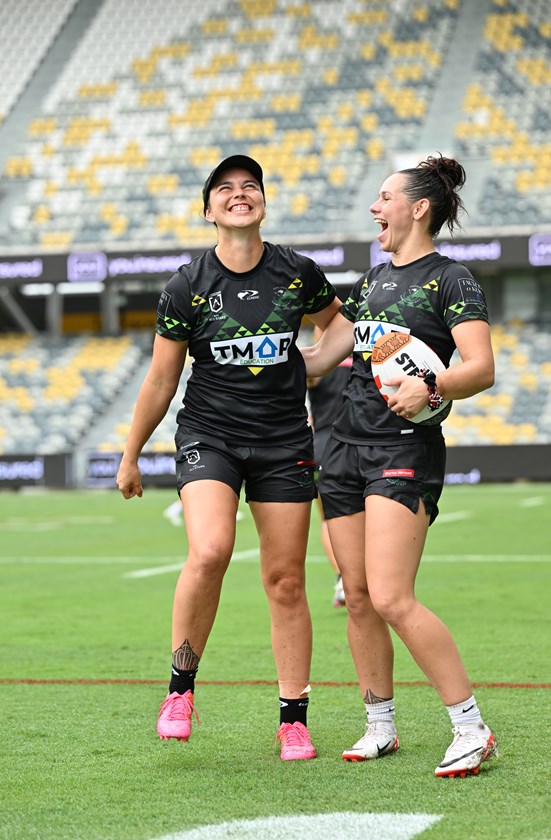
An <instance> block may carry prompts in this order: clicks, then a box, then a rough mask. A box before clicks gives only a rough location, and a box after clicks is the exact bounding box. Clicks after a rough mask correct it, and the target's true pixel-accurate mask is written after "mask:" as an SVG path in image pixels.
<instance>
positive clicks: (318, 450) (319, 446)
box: [314, 426, 331, 469]
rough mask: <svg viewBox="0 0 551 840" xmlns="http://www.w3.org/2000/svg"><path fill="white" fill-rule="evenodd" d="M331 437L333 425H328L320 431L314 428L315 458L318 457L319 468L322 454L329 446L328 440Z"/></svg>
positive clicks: (317, 464) (317, 465)
mask: <svg viewBox="0 0 551 840" xmlns="http://www.w3.org/2000/svg"><path fill="white" fill-rule="evenodd" d="M330 437H331V426H326V427H325V428H324V429H320V430H319V431H318V430H316V429H314V458H315V459H316V467H317V468H318V469H319V467H320V464H321V463H322V460H321V459H322V456H323V452H324V450H325V447H326V446H327V441H328V440H329V438H330Z"/></svg>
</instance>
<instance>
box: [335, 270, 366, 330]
mask: <svg viewBox="0 0 551 840" xmlns="http://www.w3.org/2000/svg"><path fill="white" fill-rule="evenodd" d="M368 285H369V278H368V276H367V275H364V276H363V277H360V279H359V280H358V281H357V282H356V283H355V284H354V286H353V287H352V291H351V292H350V294H349V296H348V297H347V298H346V300H345V302H344V303H343V305H342V306H341V308H340V313H341V315H344V317H345V318H346V320H347V321H351V322H352V323H354V322H355V321H356V318H357V316H358V308H359V301H360V296H361V294H362V290H366V291H367V287H368Z"/></svg>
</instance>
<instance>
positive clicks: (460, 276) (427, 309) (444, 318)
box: [333, 253, 488, 443]
mask: <svg viewBox="0 0 551 840" xmlns="http://www.w3.org/2000/svg"><path fill="white" fill-rule="evenodd" d="M341 311H342V313H343V315H344V316H345V318H347V319H348V320H349V321H353V323H354V354H353V365H352V372H351V375H350V379H349V382H348V386H347V388H346V390H345V392H344V401H343V405H342V408H341V411H340V413H339V415H338V417H337V419H336V421H335V425H334V430H333V433H334V435H335V437H337V438H338V439H339V440H343V441H345V442H347V443H362V442H365V441H366V440H372V439H373V440H376V441H381V442H396V441H397V440H400V441H401V442H402V443H404V442H407V441H408V440H410V441H411V442H413V441H414V440H416V439H417V440H419V438H425V439H426V438H430V437H431V436H434V435H440V434H441V427H440V426H439V425H438V426H434V427H432V426H423V425H415V424H414V423H410V422H408V421H407V420H404V419H403V418H402V417H398V415H396V414H395V413H394V412H393V411H390V410H389V409H388V408H387V404H386V402H385V400H384V399H383V398H382V397H381V395H380V393H379V391H378V390H377V386H376V385H375V382H374V380H373V374H372V372H371V353H372V350H373V345H374V344H375V342H376V341H377V339H378V338H380V336H381V335H384V334H385V333H388V332H392V331H398V332H406V333H411V334H412V335H414V336H416V337H417V338H420V339H421V340H422V341H424V342H425V343H426V344H428V345H429V347H431V348H432V349H433V350H434V351H435V353H436V354H437V355H438V356H439V357H440V359H441V360H442V362H443V363H444V365H445V366H446V367H448V366H449V363H450V359H451V357H452V355H453V352H454V350H455V343H454V340H453V338H452V335H451V330H452V328H453V327H455V325H456V324H460V323H461V322H462V321H468V320H471V321H472V320H482V321H488V312H487V308H486V301H485V298H484V292H483V291H482V289H481V288H480V286H479V284H478V283H477V282H476V280H475V279H474V278H473V276H472V274H471V273H470V271H469V270H468V269H467V268H465V266H464V265H460V264H459V263H456V262H455V261H454V260H450V259H448V257H443V256H441V255H440V254H438V253H432V254H428V255H427V256H425V257H422V258H421V259H419V260H416V261H415V262H413V263H409V265H404V266H394V265H393V264H392V263H386V264H383V265H378V266H376V267H375V268H372V269H371V270H370V271H369V272H368V273H367V274H366V275H364V276H363V277H361V278H360V279H359V280H358V282H357V283H356V285H355V286H354V288H353V289H352V292H351V294H350V297H349V298H348V300H347V301H346V302H345V303H344V304H343V306H342V309H341Z"/></svg>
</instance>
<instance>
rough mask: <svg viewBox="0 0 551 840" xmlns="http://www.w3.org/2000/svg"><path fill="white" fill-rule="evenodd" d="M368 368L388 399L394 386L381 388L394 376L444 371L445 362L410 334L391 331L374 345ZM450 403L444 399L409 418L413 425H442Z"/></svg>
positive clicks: (395, 387)
mask: <svg viewBox="0 0 551 840" xmlns="http://www.w3.org/2000/svg"><path fill="white" fill-rule="evenodd" d="M371 367H372V370H373V378H374V380H375V384H376V386H377V388H378V389H379V392H380V393H381V396H382V397H383V398H384V399H385V400H386V401H387V402H388V398H389V397H391V396H392V395H393V394H395V393H396V391H397V390H398V387H397V386H396V385H384V384H383V383H384V382H387V381H388V380H389V379H395V378H396V377H397V376H404V375H406V376H417V375H418V373H419V372H420V371H422V370H429V371H431V372H432V373H439V372H440V371H442V370H445V365H444V363H443V362H442V361H441V360H440V359H439V358H438V356H437V355H436V353H435V352H434V350H432V349H431V348H430V347H429V346H428V344H425V342H424V341H421V339H420V338H416V337H415V336H413V335H410V333H402V332H390V333H386V335H383V336H381V337H380V338H379V339H378V340H377V341H376V342H375V345H374V346H373V353H372V356H371ZM451 407H452V403H451V400H443V401H442V404H441V405H440V406H438V407H437V408H431V407H430V406H428V405H427V406H426V407H425V408H423V409H422V410H421V411H420V412H419V413H418V414H416V415H415V417H409V418H408V420H410V421H411V422H412V423H421V424H424V425H435V424H437V423H441V422H442V420H444V419H445V418H446V417H447V416H448V414H449V413H450V411H451Z"/></svg>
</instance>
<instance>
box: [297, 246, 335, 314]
mask: <svg viewBox="0 0 551 840" xmlns="http://www.w3.org/2000/svg"><path fill="white" fill-rule="evenodd" d="M303 276H304V279H305V281H306V283H305V298H304V311H305V312H306V313H307V314H314V313H315V312H321V310H322V309H325V307H326V306H329V304H330V303H332V302H333V301H334V299H335V297H336V296H337V293H336V291H335V288H334V287H333V286H332V285H331V283H330V282H329V280H328V279H327V277H326V276H325V274H324V273H323V271H322V270H321V268H320V267H319V265H318V264H317V263H315V262H314V261H313V260H311V259H306V258H305V266H304V274H303Z"/></svg>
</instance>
